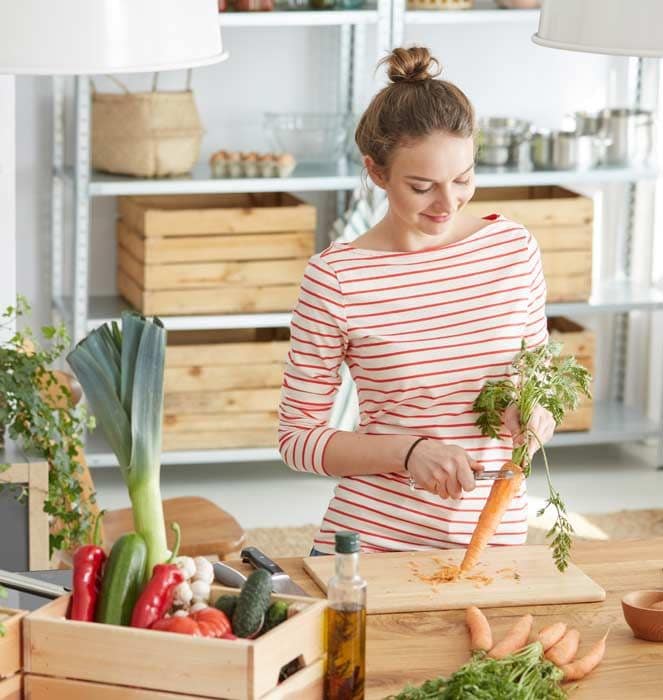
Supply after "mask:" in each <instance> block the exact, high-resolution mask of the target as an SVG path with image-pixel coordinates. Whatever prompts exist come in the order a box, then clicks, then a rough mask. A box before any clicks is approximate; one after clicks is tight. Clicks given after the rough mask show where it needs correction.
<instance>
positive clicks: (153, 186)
mask: <svg viewBox="0 0 663 700" xmlns="http://www.w3.org/2000/svg"><path fill="white" fill-rule="evenodd" d="M360 173H361V169H360V166H359V165H357V164H355V163H353V162H351V161H345V160H342V161H339V162H338V163H321V164H309V163H301V164H299V165H297V167H296V168H295V170H294V172H293V173H292V175H291V176H290V177H256V178H239V177H238V178H213V177H211V174H210V168H209V166H208V165H207V164H206V163H199V164H198V165H197V166H196V167H195V168H194V169H193V171H192V172H191V174H190V175H187V176H182V177H172V178H138V177H129V176H125V175H110V174H106V173H99V172H93V173H92V175H91V177H90V187H89V195H90V196H91V197H95V196H97V197H99V196H101V197H113V196H117V195H155V194H209V193H215V192H217V193H222V192H305V191H309V192H323V191H331V190H352V189H354V188H355V187H357V185H359V183H360ZM68 176H69V177H72V176H73V174H72V173H71V171H69V172H68Z"/></svg>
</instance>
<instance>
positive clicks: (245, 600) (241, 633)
mask: <svg viewBox="0 0 663 700" xmlns="http://www.w3.org/2000/svg"><path fill="white" fill-rule="evenodd" d="M271 595H272V577H271V575H270V574H269V572H267V571H265V570H264V569H258V570H256V571H254V572H253V573H252V574H251V575H250V576H249V577H248V579H246V582H245V583H244V585H243V586H242V590H241V591H240V594H239V599H238V600H237V606H236V607H235V612H234V613H233V619H232V627H233V633H234V634H235V635H237V636H238V637H243V638H244V639H248V638H249V637H253V636H256V635H257V634H258V633H259V632H260V629H261V627H262V624H263V622H264V619H265V613H266V612H267V608H268V607H269V604H270V601H271Z"/></svg>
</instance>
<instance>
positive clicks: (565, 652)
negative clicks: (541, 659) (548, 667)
mask: <svg viewBox="0 0 663 700" xmlns="http://www.w3.org/2000/svg"><path fill="white" fill-rule="evenodd" d="M579 644H580V632H578V630H577V629H575V628H573V629H570V630H568V632H567V633H566V634H565V635H564V636H563V637H562V638H561V639H560V640H559V642H557V644H555V645H554V646H553V647H551V648H550V649H548V651H547V652H546V653H545V657H546V659H548V661H552V662H553V663H554V664H555V665H556V666H560V667H561V666H563V665H564V664H568V663H570V662H571V661H573V659H574V658H575V655H576V654H577V653H578V645H579Z"/></svg>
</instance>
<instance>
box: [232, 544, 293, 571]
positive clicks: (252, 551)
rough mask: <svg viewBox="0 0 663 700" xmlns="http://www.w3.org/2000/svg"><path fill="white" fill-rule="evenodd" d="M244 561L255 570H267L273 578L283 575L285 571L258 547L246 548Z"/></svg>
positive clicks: (243, 555)
mask: <svg viewBox="0 0 663 700" xmlns="http://www.w3.org/2000/svg"><path fill="white" fill-rule="evenodd" d="M240 555H241V557H242V561H243V562H245V563H247V564H251V566H252V567H253V568H254V569H265V571H268V572H269V573H270V574H271V575H272V576H273V575H274V574H282V573H283V569H282V568H281V567H280V566H279V565H278V564H277V563H276V562H274V561H272V560H271V559H270V558H269V557H268V556H267V555H266V554H263V553H262V552H261V551H260V550H259V549H258V548H257V547H245V548H244V549H243V550H242V551H241V553H240Z"/></svg>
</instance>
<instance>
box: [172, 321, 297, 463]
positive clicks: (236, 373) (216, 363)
mask: <svg viewBox="0 0 663 700" xmlns="http://www.w3.org/2000/svg"><path fill="white" fill-rule="evenodd" d="M287 338H288V331H287V329H275V330H272V329H257V330H253V329H251V330H248V329H247V330H245V331H243V333H242V334H239V333H237V332H233V331H223V330H219V331H205V332H198V333H191V332H189V333H183V334H180V333H176V332H173V333H169V335H168V342H169V345H168V348H167V350H166V370H165V376H164V385H165V396H164V427H163V446H164V449H165V450H178V449H222V448H238V447H276V445H277V444H278V440H277V430H278V403H279V397H280V391H281V389H280V387H281V382H282V379H283V365H284V362H285V359H286V356H287V354H288V349H289V347H290V342H289V340H288V339H287Z"/></svg>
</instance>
